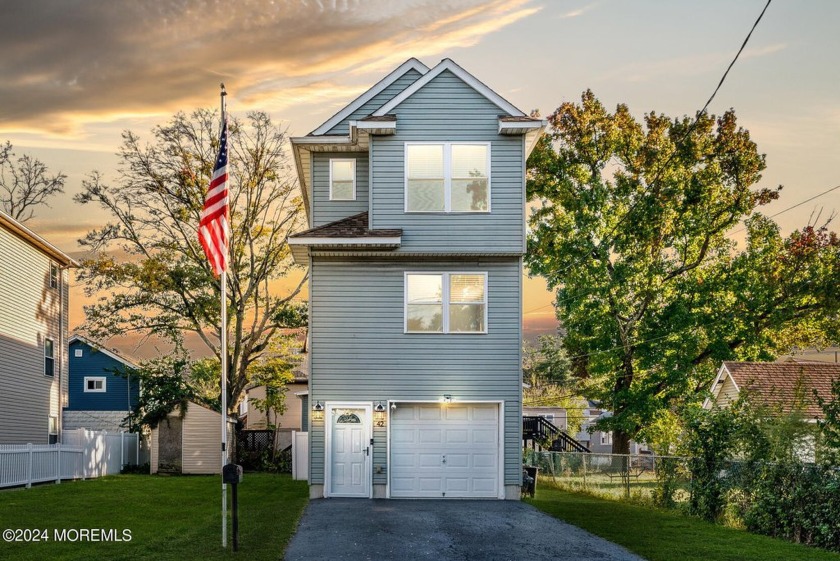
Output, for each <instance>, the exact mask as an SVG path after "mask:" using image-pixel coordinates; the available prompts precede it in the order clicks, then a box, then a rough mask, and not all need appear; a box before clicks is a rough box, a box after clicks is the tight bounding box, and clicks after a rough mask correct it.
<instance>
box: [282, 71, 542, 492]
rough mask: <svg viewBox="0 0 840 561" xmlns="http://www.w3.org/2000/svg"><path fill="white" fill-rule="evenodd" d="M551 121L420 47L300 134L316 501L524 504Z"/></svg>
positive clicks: (300, 255) (295, 247)
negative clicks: (530, 344) (535, 292)
mask: <svg viewBox="0 0 840 561" xmlns="http://www.w3.org/2000/svg"><path fill="white" fill-rule="evenodd" d="M544 127H545V122H544V121H542V120H540V119H533V118H529V117H528V116H527V115H525V114H524V113H523V112H522V111H520V110H519V109H517V108H516V107H514V106H513V105H511V104H510V103H509V102H508V101H506V100H505V99H503V98H502V97H501V96H500V95H498V94H497V93H495V92H494V91H493V90H491V89H490V88H488V87H487V86H486V85H485V84H483V83H482V82H480V81H479V80H478V79H476V78H475V77H474V76H472V75H471V74H469V73H468V72H466V71H465V70H464V69H463V68H461V67H459V66H458V65H457V64H455V63H454V62H453V61H451V60H449V59H445V60H443V61H441V62H440V64H438V65H437V66H435V67H434V68H431V69H430V68H428V67H426V66H425V65H424V64H422V63H421V62H419V61H418V60H416V59H410V60H408V61H407V62H405V63H404V64H402V65H401V66H399V67H398V68H397V69H395V70H394V71H393V72H391V73H390V74H388V75H387V76H386V77H384V78H383V79H382V80H381V81H380V82H378V83H377V84H376V85H374V86H373V87H372V88H371V89H369V90H368V91H367V92H365V93H364V94H362V95H361V96H360V97H359V98H357V99H356V100H354V101H353V102H352V103H350V104H349V105H348V106H346V107H344V108H343V109H342V110H341V111H339V112H338V113H337V114H336V115H334V116H333V117H332V118H330V119H329V120H328V121H327V122H325V123H324V124H323V125H321V126H320V127H318V128H317V129H316V130H315V131H313V132H312V133H310V134H309V135H307V136H304V137H298V138H293V139H292V146H293V150H294V156H295V160H296V164H297V170H298V174H299V180H300V184H301V187H302V190H303V194H304V203H305V205H306V212H307V217H308V225H309V229H308V230H306V231H305V232H302V233H299V234H297V235H295V236H292V237H291V239H290V245H291V248H292V252H293V255H294V257H295V259H296V260H297V261H298V262H301V263H307V264H308V265H309V267H310V284H309V298H310V330H309V333H310V335H309V336H310V339H311V340H310V369H311V370H310V379H309V407H310V409H311V415H310V426H309V454H310V458H309V459H310V461H309V470H310V473H309V483H310V492H311V493H310V494H311V496H312V497H321V496H324V497H375V498H378V497H394V498H397V497H429V498H431V497H435V498H441V497H445V498H450V497H454V498H466V497H469V498H473V497H484V498H498V499H504V498H507V499H514V498H518V497H519V494H520V483H521V473H522V471H521V463H522V460H521V430H522V428H521V415H522V413H521V387H522V373H521V356H520V347H521V335H522V330H521V325H522V296H521V293H522V256H523V253H524V250H525V160H526V158H527V156H528V154H529V152H530V150H531V149H532V148H533V145H534V144H535V143H536V140H537V139H538V138H539V136H540V134H541V133H542V130H543V129H544Z"/></svg>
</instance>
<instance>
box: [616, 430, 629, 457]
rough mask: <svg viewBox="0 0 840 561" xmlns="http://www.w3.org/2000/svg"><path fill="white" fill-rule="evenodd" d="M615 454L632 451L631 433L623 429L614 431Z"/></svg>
mask: <svg viewBox="0 0 840 561" xmlns="http://www.w3.org/2000/svg"><path fill="white" fill-rule="evenodd" d="M612 453H613V454H629V453H630V435H629V434H627V433H626V432H623V431H613V443H612Z"/></svg>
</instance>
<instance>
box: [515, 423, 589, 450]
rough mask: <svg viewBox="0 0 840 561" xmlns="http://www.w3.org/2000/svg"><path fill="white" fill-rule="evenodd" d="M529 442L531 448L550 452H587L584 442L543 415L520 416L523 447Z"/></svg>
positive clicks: (526, 446)
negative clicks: (544, 449) (545, 449)
mask: <svg viewBox="0 0 840 561" xmlns="http://www.w3.org/2000/svg"><path fill="white" fill-rule="evenodd" d="M529 443H530V447H531V448H532V449H534V450H540V451H542V450H543V448H547V449H548V450H549V451H551V452H589V448H588V447H587V446H586V445H585V444H583V443H582V442H580V441H579V440H576V439H574V438H572V437H571V436H569V434H568V433H566V431H564V430H562V429H560V428H558V427H556V426H555V425H554V423H552V422H551V421H548V420H546V419H545V418H544V417H522V444H523V447H524V448H528V445H529Z"/></svg>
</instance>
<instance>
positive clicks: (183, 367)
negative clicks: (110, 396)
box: [123, 355, 220, 430]
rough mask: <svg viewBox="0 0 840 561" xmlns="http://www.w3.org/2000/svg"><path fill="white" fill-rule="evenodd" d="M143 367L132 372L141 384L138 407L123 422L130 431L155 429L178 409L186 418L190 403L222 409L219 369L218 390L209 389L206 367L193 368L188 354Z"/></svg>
mask: <svg viewBox="0 0 840 561" xmlns="http://www.w3.org/2000/svg"><path fill="white" fill-rule="evenodd" d="M139 366H140V368H138V369H137V370H134V371H132V372H131V376H132V379H136V380H139V382H140V395H139V398H138V400H137V404H136V405H135V406H134V408H133V409H132V411H131V412H130V413H129V415H128V417H126V418H125V420H124V421H123V425H125V426H127V427H128V428H129V429H130V430H142V429H143V428H144V427H148V428H155V427H156V426H157V425H158V423H160V422H161V421H162V420H164V419H165V418H166V416H167V415H169V414H170V413H171V412H172V411H175V410H176V409H177V410H179V411H180V414H182V415H183V414H184V412H185V411H186V409H185V407H186V405H187V402H189V401H193V402H196V403H199V404H202V405H205V406H207V407H209V408H211V409H215V410H219V407H220V401H219V392H218V387H219V384H218V381H219V373H218V368H217V369H216V387H215V388H213V389H209V390H208V389H207V388H206V386H205V385H204V382H205V381H206V379H207V375H208V373H207V370H206V365H199V366H198V367H196V368H190V362H189V359H188V358H187V357H186V356H185V355H169V356H164V357H160V358H156V359H152V360H149V361H145V362H143V363H141V364H140V365H139ZM211 377H212V375H211ZM202 387H205V391H201V388H202Z"/></svg>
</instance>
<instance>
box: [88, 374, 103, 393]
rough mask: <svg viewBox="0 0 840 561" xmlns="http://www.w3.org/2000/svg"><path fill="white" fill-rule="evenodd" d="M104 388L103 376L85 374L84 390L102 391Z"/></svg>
mask: <svg viewBox="0 0 840 561" xmlns="http://www.w3.org/2000/svg"><path fill="white" fill-rule="evenodd" d="M105 389H106V380H105V377H104V376H85V392H86V393H87V392H91V393H102V392H104V391H105Z"/></svg>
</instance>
